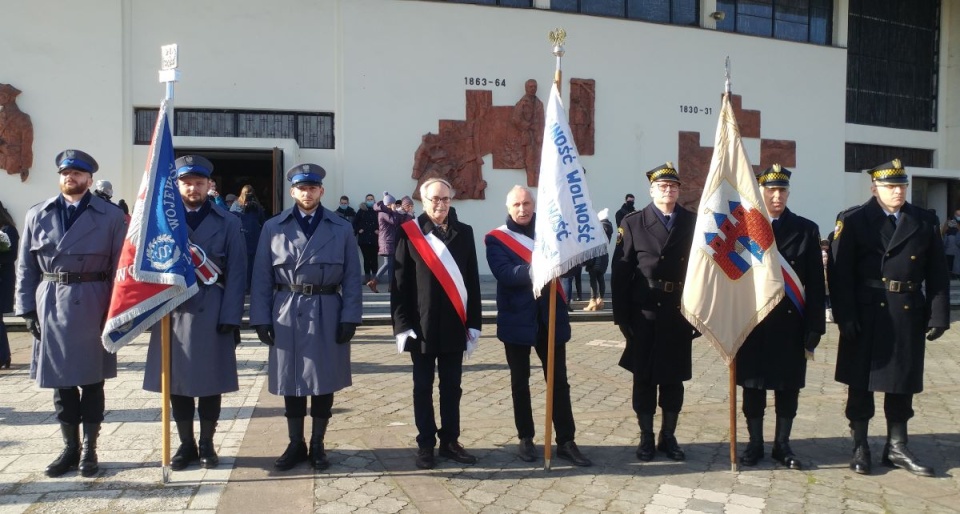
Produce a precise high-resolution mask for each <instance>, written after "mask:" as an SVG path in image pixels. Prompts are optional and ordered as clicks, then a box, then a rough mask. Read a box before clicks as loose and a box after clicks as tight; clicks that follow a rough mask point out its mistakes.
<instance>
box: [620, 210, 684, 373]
mask: <svg viewBox="0 0 960 514" xmlns="http://www.w3.org/2000/svg"><path fill="white" fill-rule="evenodd" d="M656 210H657V207H656V206H655V205H654V204H653V203H650V204H649V205H647V206H646V207H645V208H644V209H643V210H640V211H635V212H632V213H630V214H628V215H627V216H626V217H624V218H623V222H622V223H621V225H620V233H621V235H620V238H619V239H618V242H617V248H616V251H615V252H614V256H613V267H612V271H611V273H612V275H611V278H610V282H611V286H612V287H611V289H612V291H611V293H612V294H613V298H612V301H613V318H614V322H615V323H616V324H617V325H624V324H626V325H629V326H630V327H631V329H632V331H633V336H634V337H632V338H628V340H627V346H626V348H625V349H624V351H623V355H622V356H621V358H620V366H621V367H623V368H625V369H627V370H629V371H632V372H633V373H634V375H637V376H638V378H639V379H641V380H643V381H644V382H649V383H653V384H673V383H680V382H682V381H684V380H689V379H690V378H691V376H692V362H691V348H692V341H693V327H692V326H691V325H690V323H689V322H688V321H687V320H686V318H684V317H683V314H681V313H680V296H681V293H682V289H681V287H680V284H681V283H683V282H685V280H686V275H687V260H688V257H689V255H690V246H691V243H692V242H693V232H694V226H695V225H696V216H695V215H694V214H693V213H691V212H690V211H688V210H686V209H684V208H683V207H681V206H680V205H677V206H676V207H675V208H674V211H673V215H672V216H671V217H672V218H673V228H672V229H671V230H670V231H667V228H666V226H664V224H663V222H662V221H660V218H659V216H658V215H657V213H656ZM651 280H653V281H654V283H655V284H661V285H662V283H661V282H657V281H667V282H671V283H673V284H674V286H673V287H672V291H669V292H668V291H665V290H664V288H657V287H653V286H651V284H650V281H651ZM684 285H685V284H684Z"/></svg>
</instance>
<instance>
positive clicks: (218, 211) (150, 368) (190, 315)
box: [143, 155, 247, 471]
mask: <svg viewBox="0 0 960 514" xmlns="http://www.w3.org/2000/svg"><path fill="white" fill-rule="evenodd" d="M174 165H175V167H176V169H177V185H178V188H179V190H180V196H181V197H182V198H183V206H184V207H185V208H186V211H187V212H186V214H187V225H188V231H189V233H190V242H191V243H192V244H193V245H196V246H197V247H199V249H200V251H202V252H203V255H204V256H205V258H206V259H207V261H209V262H210V263H212V264H213V265H214V266H216V268H217V269H219V270H220V271H221V272H220V273H219V274H218V276H217V277H216V278H215V279H213V281H212V282H211V283H209V284H206V283H204V282H203V281H199V280H198V286H199V291H198V292H197V293H196V294H195V295H193V296H192V297H190V299H188V300H187V301H186V302H184V303H183V304H181V305H180V306H179V307H177V308H176V309H175V310H174V311H173V312H172V313H171V315H170V318H171V337H170V344H171V349H172V351H171V359H172V361H171V369H172V370H173V373H172V376H171V379H170V405H171V407H172V410H173V420H174V421H175V422H176V424H177V433H178V435H179V436H180V447H179V448H178V449H177V453H176V454H174V456H173V459H172V460H171V461H170V468H171V469H173V470H175V471H178V470H181V469H184V468H186V467H187V466H188V465H190V463H192V462H194V461H197V460H199V461H200V467H202V468H213V467H216V466H217V464H219V462H220V459H219V457H218V456H217V452H216V450H215V449H214V446H213V435H214V433H215V432H216V427H217V421H219V419H220V404H221V400H222V398H223V393H229V392H233V391H236V390H237V389H238V388H239V387H238V381H237V355H236V351H235V342H236V340H235V335H236V334H235V331H237V330H239V328H240V318H241V316H243V293H244V289H246V286H247V283H246V280H247V276H246V273H247V254H246V246H245V244H244V239H243V234H242V232H241V230H240V220H239V219H238V218H237V217H236V216H233V215H232V214H230V213H229V212H227V210H226V209H224V208H222V207H219V206H217V205H216V204H214V202H213V201H212V199H211V198H210V196H209V191H210V183H211V180H210V175H211V173H213V163H211V162H210V161H209V160H207V159H206V158H204V157H201V156H199V155H185V156H183V157H180V158H179V159H177V160H176V163H175V164H174ZM160 353H161V352H160V330H159V326H156V327H154V330H153V331H151V333H150V347H149V349H148V350H147V365H146V369H145V371H144V376H143V388H144V389H146V390H148V391H154V392H158V393H159V392H160V367H161V359H160ZM194 399H196V400H194ZM194 411H196V412H197V414H198V415H199V417H200V440H199V445H198V444H197V440H196V439H195V438H194V432H193V416H194Z"/></svg>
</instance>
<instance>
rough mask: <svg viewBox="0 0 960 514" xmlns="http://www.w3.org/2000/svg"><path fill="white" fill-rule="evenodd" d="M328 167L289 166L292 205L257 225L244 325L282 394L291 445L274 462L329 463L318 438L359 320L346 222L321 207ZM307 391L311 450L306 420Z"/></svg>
mask: <svg viewBox="0 0 960 514" xmlns="http://www.w3.org/2000/svg"><path fill="white" fill-rule="evenodd" d="M326 173H327V172H326V171H325V170H324V169H323V168H321V167H320V166H318V165H316V164H299V165H297V166H294V167H293V168H291V169H290V170H289V171H287V179H288V180H289V181H290V184H291V185H290V196H291V197H292V198H293V200H294V204H295V205H294V206H293V207H291V208H289V209H287V210H285V211H283V212H281V213H280V214H278V215H277V216H274V217H273V218H270V219H269V220H267V222H266V223H265V224H264V225H263V230H262V231H261V233H260V241H259V244H258V245H257V254H256V258H255V260H254V264H253V283H252V286H251V291H250V324H251V325H252V326H254V327H255V329H256V331H257V337H259V338H260V341H261V342H263V343H264V344H266V345H269V346H270V353H269V363H268V372H269V385H268V387H269V390H270V392H271V393H273V394H275V395H281V396H283V402H284V416H285V417H286V419H287V435H288V436H289V438H290V443H289V444H288V445H287V448H286V450H285V451H284V452H283V454H282V455H281V456H280V458H278V459H277V460H276V462H275V463H274V467H275V468H276V469H278V470H281V471H285V470H288V469H291V468H293V467H294V466H296V465H297V464H298V463H300V462H303V461H305V460H309V461H310V464H311V466H312V467H313V468H314V469H317V470H323V469H326V468H327V467H329V466H330V462H329V460H328V459H327V454H326V452H325V450H324V444H323V440H324V437H325V436H326V432H327V426H328V424H329V422H330V417H331V416H332V413H331V410H332V408H333V395H334V393H335V392H337V391H339V390H341V389H343V388H345V387H348V386H350V385H351V383H352V379H351V375H350V344H349V343H350V340H351V339H352V338H353V336H354V334H355V333H356V330H357V326H358V325H359V324H360V322H361V314H362V306H361V294H360V282H359V281H358V280H357V277H359V276H360V259H359V255H358V252H357V239H356V237H355V236H354V234H353V227H352V226H351V225H350V223H349V222H348V221H346V220H345V219H343V218H341V217H340V216H338V215H337V214H336V213H335V212H333V211H332V210H330V209H327V208H325V207H323V206H322V205H321V204H320V200H321V198H322V197H323V192H324V190H323V178H324V177H325V176H326ZM307 397H310V417H311V418H313V426H312V431H311V437H310V446H309V449H308V447H307V445H306V442H305V440H304V434H303V430H304V418H305V417H306V415H307Z"/></svg>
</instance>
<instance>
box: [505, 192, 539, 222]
mask: <svg viewBox="0 0 960 514" xmlns="http://www.w3.org/2000/svg"><path fill="white" fill-rule="evenodd" d="M536 205H537V204H536V201H534V199H533V193H531V192H530V190H529V189H527V188H525V187H523V186H513V189H511V190H510V192H509V193H507V213H509V214H510V219H512V220H513V221H514V223H516V224H517V225H520V226H526V225H529V224H530V221H531V220H533V213H534V209H536Z"/></svg>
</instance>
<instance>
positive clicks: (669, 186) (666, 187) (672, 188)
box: [657, 183, 680, 191]
mask: <svg viewBox="0 0 960 514" xmlns="http://www.w3.org/2000/svg"><path fill="white" fill-rule="evenodd" d="M657 189H659V190H661V191H678V190H679V189H680V186H679V185H677V184H664V183H660V184H657Z"/></svg>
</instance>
